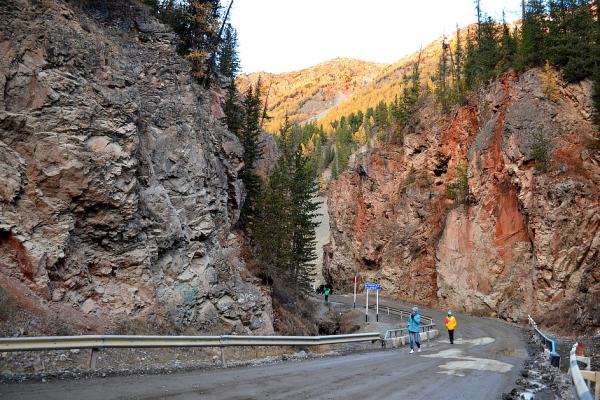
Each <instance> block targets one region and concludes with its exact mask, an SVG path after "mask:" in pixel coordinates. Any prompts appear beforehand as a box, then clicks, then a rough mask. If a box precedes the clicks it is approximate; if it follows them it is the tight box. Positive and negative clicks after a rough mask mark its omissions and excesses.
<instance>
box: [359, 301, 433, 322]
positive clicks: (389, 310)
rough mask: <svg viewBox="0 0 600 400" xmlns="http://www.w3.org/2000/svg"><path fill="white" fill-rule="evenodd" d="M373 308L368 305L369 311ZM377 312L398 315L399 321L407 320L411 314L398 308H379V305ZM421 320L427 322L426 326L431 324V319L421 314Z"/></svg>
mask: <svg viewBox="0 0 600 400" xmlns="http://www.w3.org/2000/svg"><path fill="white" fill-rule="evenodd" d="M375 307H376V306H374V305H370V306H369V310H375ZM379 310H380V312H381V311H382V310H383V311H386V312H387V313H388V314H393V315H398V316H400V319H404V318H407V317H408V316H410V313H411V312H410V311H406V310H402V309H400V308H396V307H388V306H381V305H380V306H379ZM421 319H422V320H426V321H425V322H429V323H428V324H433V317H430V316H428V315H423V314H421Z"/></svg>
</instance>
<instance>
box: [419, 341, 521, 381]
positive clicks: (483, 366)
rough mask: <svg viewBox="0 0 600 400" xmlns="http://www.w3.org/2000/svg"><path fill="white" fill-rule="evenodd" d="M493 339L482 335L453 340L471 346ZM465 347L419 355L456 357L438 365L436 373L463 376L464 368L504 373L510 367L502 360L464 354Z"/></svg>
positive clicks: (444, 357)
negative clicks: (480, 336) (438, 368)
mask: <svg viewBox="0 0 600 400" xmlns="http://www.w3.org/2000/svg"><path fill="white" fill-rule="evenodd" d="M494 341H495V339H494V338H491V337H483V338H477V339H468V340H461V339H458V340H455V341H454V344H456V345H460V344H469V345H471V346H484V345H486V344H490V343H493V342H494ZM464 353H465V349H461V348H454V349H447V350H442V351H440V352H439V353H436V354H426V355H422V356H421V357H428V358H443V359H456V361H449V362H447V363H445V364H442V365H440V369H442V371H439V372H438V374H444V375H454V376H465V373H464V371H466V370H475V371H490V372H498V373H502V374H504V373H506V372H508V371H510V370H511V369H512V367H513V366H512V365H510V364H507V363H505V362H502V361H497V360H491V359H487V358H478V357H471V356H467V355H464Z"/></svg>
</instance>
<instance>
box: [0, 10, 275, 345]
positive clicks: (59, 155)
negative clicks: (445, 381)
mask: <svg viewBox="0 0 600 400" xmlns="http://www.w3.org/2000/svg"><path fill="white" fill-rule="evenodd" d="M73 4H75V5H73ZM0 15H2V18H1V21H0V24H1V25H0V35H1V36H0V53H1V54H2V58H1V59H0V88H2V90H0V172H1V173H0V254H1V257H0V286H1V288H2V291H3V293H2V296H0V298H1V299H3V302H4V303H3V305H6V304H8V303H12V304H13V305H16V307H14V309H15V310H21V311H22V310H24V309H26V310H29V311H28V312H31V313H32V315H34V318H33V319H29V318H28V319H26V324H28V326H27V327H26V330H29V331H30V332H31V331H36V330H38V331H44V324H43V320H44V318H46V317H50V318H57V319H58V320H62V321H63V322H65V323H66V324H67V325H69V326H72V327H74V329H79V328H85V327H87V328H88V329H90V330H96V331H99V332H102V331H110V330H111V329H112V328H113V327H114V326H115V325H116V324H119V323H120V322H122V321H131V320H144V321H148V322H149V323H150V324H153V325H155V326H158V325H164V324H166V325H167V326H172V327H173V329H182V330H184V329H191V330H194V331H201V332H211V331H214V332H217V331H218V332H239V333H249V332H271V331H272V321H271V319H272V317H271V314H272V312H271V301H270V297H269V295H268V293H267V292H266V290H265V289H264V288H261V287H260V285H259V284H258V282H257V281H256V279H255V278H254V277H252V276H251V275H250V274H249V273H248V272H247V270H246V268H245V265H244V263H243V261H242V260H241V258H240V240H239V239H238V237H237V236H236V235H235V234H233V233H232V232H231V227H232V225H233V224H234V223H235V222H236V221H237V219H238V216H239V210H240V203H241V201H242V198H243V187H242V185H241V181H239V180H238V179H237V174H238V172H239V170H240V168H241V167H242V162H241V152H242V148H241V145H240V144H239V142H238V140H237V138H236V137H235V136H234V135H232V134H231V133H229V132H228V131H227V130H226V129H225V128H224V127H223V126H222V124H221V123H220V122H219V120H218V118H217V117H218V116H219V115H220V114H221V109H220V105H219V103H218V101H216V99H217V98H218V95H217V94H215V93H211V92H209V91H206V90H204V89H203V88H201V87H200V86H199V85H198V84H196V83H195V81H194V80H193V78H192V77H191V75H190V67H189V65H188V64H187V62H186V61H185V60H183V59H182V58H181V57H180V56H179V55H178V54H177V52H176V43H177V38H176V36H175V35H174V34H173V33H172V32H171V31H170V29H168V28H167V27H165V26H164V25H162V24H160V23H159V22H158V21H157V20H156V19H154V18H153V17H152V16H151V15H149V12H148V10H146V9H145V8H144V7H143V6H140V5H139V4H138V3H137V2H133V1H131V2H130V1H108V2H107V1H94V0H89V1H81V2H73V3H69V2H66V1H54V0H52V1H50V0H42V1H34V0H8V1H3V2H1V3H0ZM3 314H4V321H3V322H2V324H1V325H2V331H3V333H4V334H12V332H13V331H14V330H15V329H17V328H19V326H18V324H10V323H9V321H10V320H11V318H13V319H15V318H18V316H17V314H18V313H17V312H15V313H12V314H10V313H9V314H8V315H7V314H6V313H3ZM46 319H47V318H46ZM36 321H37V322H36ZM40 321H42V322H40ZM36 324H37V325H36ZM34 325H35V326H34ZM54 325H56V324H52V325H51V326H48V327H46V329H45V331H46V332H47V333H53V329H54V328H53V326H54ZM78 327H79V328H78ZM38 328H39V329H38Z"/></svg>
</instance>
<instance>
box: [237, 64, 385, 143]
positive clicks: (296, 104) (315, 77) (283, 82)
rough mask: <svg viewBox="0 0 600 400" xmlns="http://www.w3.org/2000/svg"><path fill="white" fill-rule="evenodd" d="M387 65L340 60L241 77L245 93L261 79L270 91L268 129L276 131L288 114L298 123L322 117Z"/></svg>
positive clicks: (239, 84) (239, 81)
mask: <svg viewBox="0 0 600 400" xmlns="http://www.w3.org/2000/svg"><path fill="white" fill-rule="evenodd" d="M383 66H384V65H383V64H377V63H372V62H367V61H361V60H354V59H348V58H338V59H334V60H331V61H327V62H324V63H321V64H318V65H315V66H313V67H310V68H307V69H303V70H299V71H294V72H286V73H282V74H271V73H265V72H256V73H252V74H247V75H240V76H239V77H238V79H237V84H238V87H239V89H240V91H241V92H242V93H244V92H245V90H246V89H247V88H248V85H249V84H250V83H252V84H255V83H256V81H257V80H258V78H259V77H260V78H261V81H262V87H263V90H264V91H265V92H266V91H267V90H268V89H269V88H270V91H269V99H268V112H269V115H270V116H271V118H272V119H271V120H269V121H266V123H265V125H264V127H265V129H266V130H267V131H268V132H276V131H277V130H278V129H279V127H280V126H281V123H282V122H283V120H284V118H285V115H286V113H287V114H288V115H289V117H290V120H291V121H294V122H305V121H308V120H310V119H312V118H316V117H319V116H321V115H323V114H324V113H325V112H327V110H328V109H330V108H331V107H333V106H335V105H336V104H339V103H341V102H343V101H344V100H345V99H346V98H348V97H349V96H351V95H352V94H353V93H355V92H356V91H357V90H360V89H361V88H363V87H365V86H366V85H367V84H368V83H369V82H371V81H372V79H373V78H374V77H375V76H376V75H377V74H378V73H379V72H380V71H381V69H382V68H383Z"/></svg>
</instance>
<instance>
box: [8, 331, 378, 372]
mask: <svg viewBox="0 0 600 400" xmlns="http://www.w3.org/2000/svg"><path fill="white" fill-rule="evenodd" d="M378 340H381V335H380V334H379V332H370V333H369V332H368V333H355V334H350V335H329V336H236V335H223V336H125V335H84V336H39V337H20V338H0V352H5V351H39V350H71V349H92V352H91V354H90V362H89V366H90V368H95V364H96V357H97V351H98V350H99V349H102V348H165V347H220V348H221V361H222V362H223V363H224V362H225V358H224V353H223V349H224V348H225V347H232V346H320V345H328V344H341V343H357V342H376V341H378Z"/></svg>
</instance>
